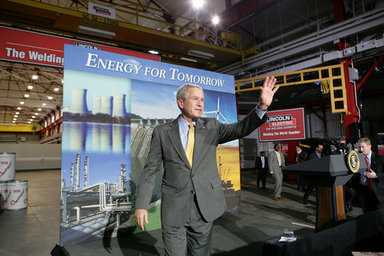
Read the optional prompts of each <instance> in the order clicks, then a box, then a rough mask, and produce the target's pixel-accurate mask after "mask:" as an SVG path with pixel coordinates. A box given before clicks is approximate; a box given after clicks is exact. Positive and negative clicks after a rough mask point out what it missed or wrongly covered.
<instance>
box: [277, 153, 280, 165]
mask: <svg viewBox="0 0 384 256" xmlns="http://www.w3.org/2000/svg"><path fill="white" fill-rule="evenodd" d="M277 158H278V159H279V165H280V166H281V156H280V152H277Z"/></svg>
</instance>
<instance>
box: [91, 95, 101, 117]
mask: <svg viewBox="0 0 384 256" xmlns="http://www.w3.org/2000/svg"><path fill="white" fill-rule="evenodd" d="M100 112H101V96H94V97H93V109H92V114H94V115H96V114H99V113H100Z"/></svg>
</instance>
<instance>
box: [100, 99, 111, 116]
mask: <svg viewBox="0 0 384 256" xmlns="http://www.w3.org/2000/svg"><path fill="white" fill-rule="evenodd" d="M100 108H101V109H100V113H101V114H107V115H109V116H111V115H112V96H101V107H100Z"/></svg>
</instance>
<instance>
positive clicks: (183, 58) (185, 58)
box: [180, 57, 197, 62]
mask: <svg viewBox="0 0 384 256" xmlns="http://www.w3.org/2000/svg"><path fill="white" fill-rule="evenodd" d="M180 60H186V61H190V62H197V60H195V59H191V58H187V57H181V58H180Z"/></svg>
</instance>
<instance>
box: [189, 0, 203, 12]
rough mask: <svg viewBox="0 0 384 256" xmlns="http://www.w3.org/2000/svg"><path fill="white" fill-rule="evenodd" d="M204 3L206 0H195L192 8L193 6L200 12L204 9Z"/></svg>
mask: <svg viewBox="0 0 384 256" xmlns="http://www.w3.org/2000/svg"><path fill="white" fill-rule="evenodd" d="M204 2H205V1H204V0H193V1H192V6H193V8H195V9H197V10H199V9H200V8H201V7H203V5H204Z"/></svg>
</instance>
